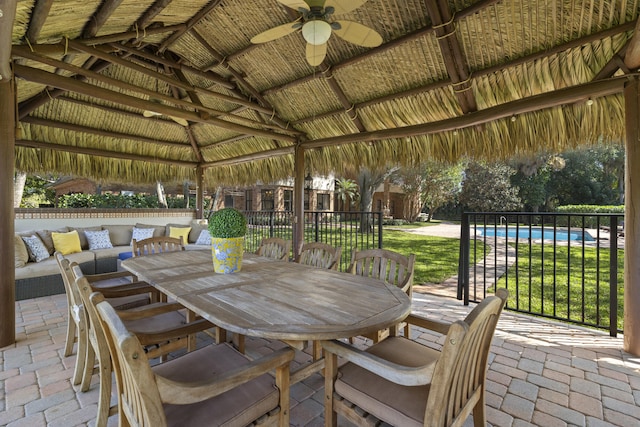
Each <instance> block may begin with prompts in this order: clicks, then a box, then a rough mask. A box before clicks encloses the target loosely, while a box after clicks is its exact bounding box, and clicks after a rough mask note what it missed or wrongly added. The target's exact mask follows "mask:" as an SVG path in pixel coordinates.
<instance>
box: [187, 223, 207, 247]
mask: <svg viewBox="0 0 640 427" xmlns="http://www.w3.org/2000/svg"><path fill="white" fill-rule="evenodd" d="M202 230H207V232H208V231H209V228H208V227H207V224H198V223H196V222H193V223H192V224H191V231H190V232H189V243H195V242H197V241H198V238H199V237H200V234H201V233H202Z"/></svg>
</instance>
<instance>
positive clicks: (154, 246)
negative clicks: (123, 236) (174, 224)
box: [131, 236, 185, 257]
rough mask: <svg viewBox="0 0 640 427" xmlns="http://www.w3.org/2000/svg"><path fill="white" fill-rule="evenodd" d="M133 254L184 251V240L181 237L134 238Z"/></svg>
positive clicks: (132, 242) (132, 243)
mask: <svg viewBox="0 0 640 427" xmlns="http://www.w3.org/2000/svg"><path fill="white" fill-rule="evenodd" d="M131 245H132V254H133V256H134V257H137V256H143V255H151V254H159V253H163V252H177V251H184V250H185V247H184V240H183V239H182V236H180V237H169V236H160V237H149V238H147V239H143V240H136V239H133V240H132V241H131Z"/></svg>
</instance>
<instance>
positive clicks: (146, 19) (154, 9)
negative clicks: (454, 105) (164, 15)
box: [133, 0, 172, 29]
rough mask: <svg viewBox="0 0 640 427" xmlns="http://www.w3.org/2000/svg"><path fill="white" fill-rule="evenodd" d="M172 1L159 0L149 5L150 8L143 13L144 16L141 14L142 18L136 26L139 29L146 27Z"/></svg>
mask: <svg viewBox="0 0 640 427" xmlns="http://www.w3.org/2000/svg"><path fill="white" fill-rule="evenodd" d="M171 1H172V0H157V1H156V2H155V3H153V4H152V5H151V6H149V8H148V9H147V10H146V11H145V12H144V13H143V14H142V16H140V18H138V20H137V21H136V23H135V25H134V27H135V28H138V29H146V28H147V27H148V26H149V25H150V24H151V22H152V21H153V18H155V17H156V16H158V15H159V14H160V12H162V11H163V10H164V9H165V8H166V7H167V6H169V4H171ZM135 28H133V29H135Z"/></svg>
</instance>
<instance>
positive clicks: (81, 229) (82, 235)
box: [69, 225, 102, 251]
mask: <svg viewBox="0 0 640 427" xmlns="http://www.w3.org/2000/svg"><path fill="white" fill-rule="evenodd" d="M71 230H77V231H78V237H80V247H81V248H82V250H83V251H86V250H87V249H89V242H88V241H87V236H86V234H85V231H100V230H102V227H100V226H99V225H97V226H95V227H69V231H71Z"/></svg>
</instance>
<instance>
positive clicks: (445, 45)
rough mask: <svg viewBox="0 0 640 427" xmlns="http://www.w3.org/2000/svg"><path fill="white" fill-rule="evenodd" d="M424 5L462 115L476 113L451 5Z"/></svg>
mask: <svg viewBox="0 0 640 427" xmlns="http://www.w3.org/2000/svg"><path fill="white" fill-rule="evenodd" d="M424 3H425V6H426V8H427V12H428V13H429V16H430V17H431V23H432V26H433V27H434V28H435V32H436V39H437V41H438V45H439V47H440V52H441V53H442V59H443V61H444V65H445V68H446V70H447V74H449V78H450V79H451V83H452V85H453V86H454V94H455V97H456V98H457V99H458V104H460V107H461V109H462V114H466V113H469V112H472V111H476V110H477V109H478V105H477V103H476V99H475V96H474V95H473V90H472V87H471V73H470V72H469V67H468V66H467V62H466V60H465V58H464V55H463V54H462V47H461V46H460V41H459V40H458V36H457V33H456V25H455V23H454V22H453V15H452V14H451V9H449V3H447V1H446V0H444V1H443V0H425V2H424Z"/></svg>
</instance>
